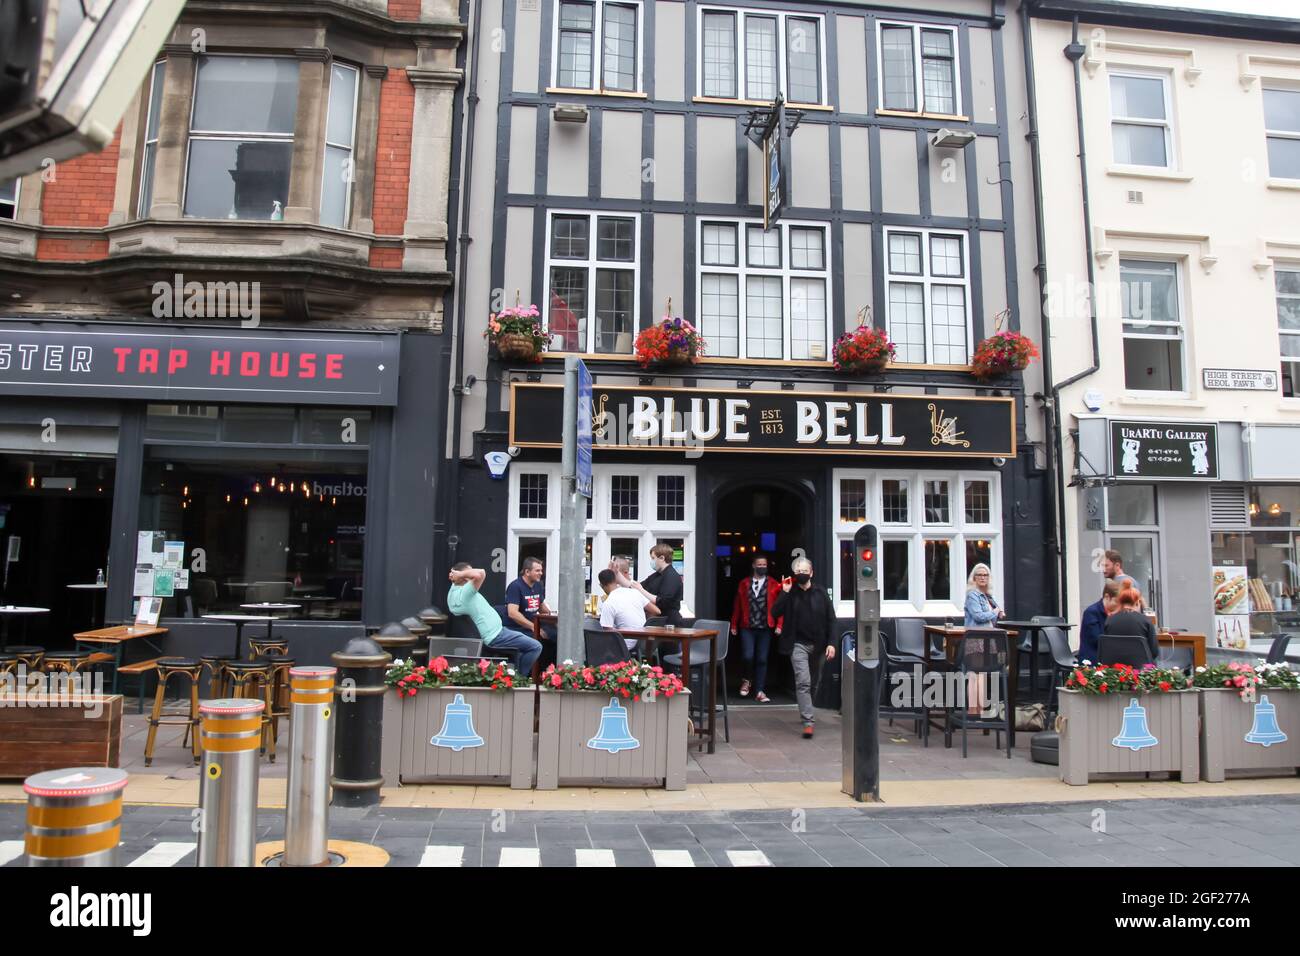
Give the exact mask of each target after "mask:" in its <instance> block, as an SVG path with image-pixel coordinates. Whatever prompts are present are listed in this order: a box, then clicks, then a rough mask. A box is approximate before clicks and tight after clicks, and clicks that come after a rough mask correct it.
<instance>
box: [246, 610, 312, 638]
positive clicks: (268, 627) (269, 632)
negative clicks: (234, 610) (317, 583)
mask: <svg viewBox="0 0 1300 956" xmlns="http://www.w3.org/2000/svg"><path fill="white" fill-rule="evenodd" d="M239 606H240V607H242V608H243V609H244V610H246V611H300V610H302V605H301V604H283V603H279V602H276V601H263V602H261V603H260V604H241V605H239ZM275 620H277V619H276V618H275V617H271V618H268V619H267V622H266V639H267V640H268V641H269V640H271V623H272V622H273V621H275Z"/></svg>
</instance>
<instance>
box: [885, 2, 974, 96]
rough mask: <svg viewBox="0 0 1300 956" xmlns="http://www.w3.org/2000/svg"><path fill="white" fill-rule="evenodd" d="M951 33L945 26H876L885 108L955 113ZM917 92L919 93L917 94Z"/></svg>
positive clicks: (955, 83)
mask: <svg viewBox="0 0 1300 956" xmlns="http://www.w3.org/2000/svg"><path fill="white" fill-rule="evenodd" d="M956 45H957V41H956V35H955V32H954V31H953V30H952V29H950V28H947V27H919V26H910V25H907V24H901V23H885V24H881V27H880V101H881V106H882V107H883V108H884V109H887V110H899V111H902V112H908V113H915V112H922V113H937V114H941V115H944V116H953V115H956V113H957V109H958V107H959V105H960V103H959V97H958V95H957V68H956V62H957V54H956ZM918 91H919V95H918Z"/></svg>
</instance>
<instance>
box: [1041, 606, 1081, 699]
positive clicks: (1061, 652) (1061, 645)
mask: <svg viewBox="0 0 1300 956" xmlns="http://www.w3.org/2000/svg"><path fill="white" fill-rule="evenodd" d="M1043 634H1044V636H1045V637H1046V638H1047V648H1048V650H1049V651H1050V652H1051V655H1052V688H1051V690H1050V691H1049V692H1048V695H1047V710H1048V711H1049V712H1050V713H1055V712H1056V705H1057V690H1058V688H1059V687H1060V686H1061V684H1062V682H1064V680H1065V679H1066V677H1068V676H1069V674H1070V671H1072V670H1074V667H1075V663H1074V651H1072V650H1070V639H1069V638H1068V637H1066V636H1065V631H1064V630H1063V629H1062V628H1059V627H1045V628H1043Z"/></svg>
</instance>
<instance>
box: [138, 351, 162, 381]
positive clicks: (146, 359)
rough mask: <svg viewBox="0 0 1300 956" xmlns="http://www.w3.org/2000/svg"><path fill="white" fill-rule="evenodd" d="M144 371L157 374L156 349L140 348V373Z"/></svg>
mask: <svg viewBox="0 0 1300 956" xmlns="http://www.w3.org/2000/svg"><path fill="white" fill-rule="evenodd" d="M145 372H153V373H154V374H157V372H158V350H157V349H141V350H140V374H141V375H143V374H144V373H145Z"/></svg>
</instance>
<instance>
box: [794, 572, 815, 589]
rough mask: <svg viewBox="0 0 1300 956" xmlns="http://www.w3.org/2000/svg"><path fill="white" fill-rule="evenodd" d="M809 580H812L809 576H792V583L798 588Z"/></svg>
mask: <svg viewBox="0 0 1300 956" xmlns="http://www.w3.org/2000/svg"><path fill="white" fill-rule="evenodd" d="M811 580H812V575H811V574H796V575H795V576H794V583H795V584H797V585H799V587H803V586H804V585H805V584H807V583H808V582H809V581H811Z"/></svg>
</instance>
